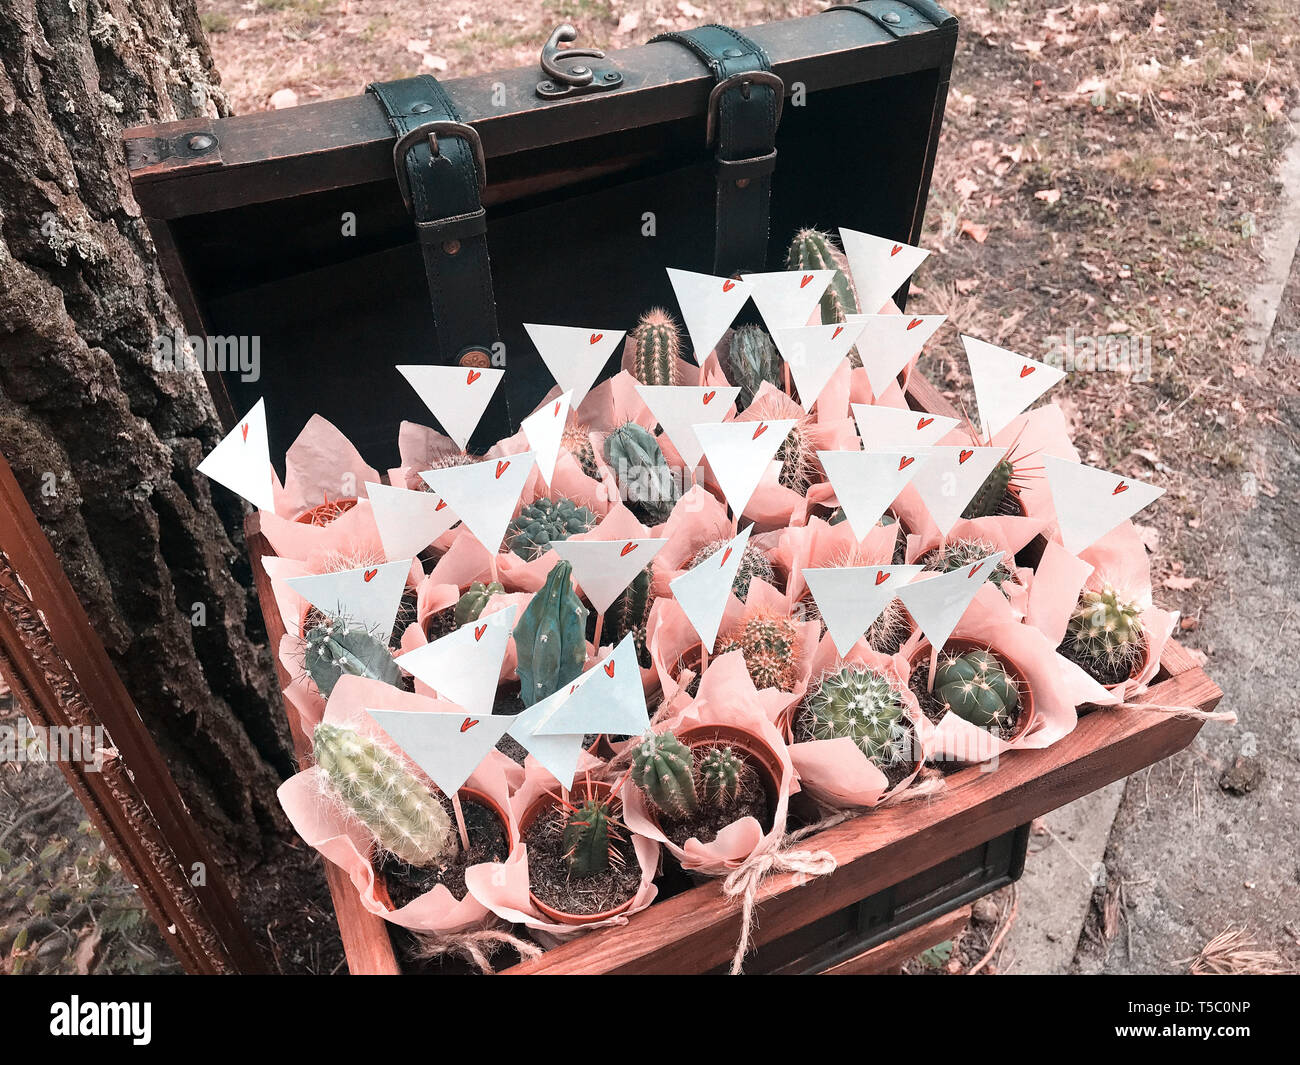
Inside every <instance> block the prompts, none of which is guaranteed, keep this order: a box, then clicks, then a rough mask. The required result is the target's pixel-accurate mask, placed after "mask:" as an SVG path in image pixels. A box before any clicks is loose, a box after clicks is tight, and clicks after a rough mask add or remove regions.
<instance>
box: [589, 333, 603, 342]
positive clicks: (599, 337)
mask: <svg viewBox="0 0 1300 1065" xmlns="http://www.w3.org/2000/svg"><path fill="white" fill-rule="evenodd" d="M604 339H605V334H604V333H592V334H591V338H590V339H589V340H588V341H587V343H589V344H599V343H600V342H601V341H602V340H604Z"/></svg>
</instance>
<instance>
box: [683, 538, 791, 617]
mask: <svg viewBox="0 0 1300 1065" xmlns="http://www.w3.org/2000/svg"><path fill="white" fill-rule="evenodd" d="M728 542H729V541H727V540H714V541H713V542H712V543H710V544H705V545H704V546H703V547H701V548H700V549H699V550H698V551H696V552H695V554H694V556H692V558H691V560H690V562H688V563H687V564H686V568H687V569H694V568H695V567H696V566H698V565H699V564H700V563H701V562H703V561H704V560H705V559H706V558H709V557H711V556H712V555H715V554H716V553H717V552H718V551H720V550H721V549H722V548H723V547H725V546H726V544H727V543H728ZM755 577H757V578H758V579H759V580H761V581H766V582H767V583H768V584H770V585H772V586H773V587H775V586H776V570H775V569H773V568H772V563H771V562H769V561H768V558H767V556H766V555H765V554H763V552H762V550H761V549H760V548H759V546H758V545H757V544H755V543H754V542H753V541H752V540H749V541H746V543H745V550H744V553H743V554H742V555H741V556H740V568H739V569H737V570H736V579H735V580H734V581H732V583H731V590H732V591H733V592H735V593H736V598H737V599H739V600H740V601H741V602H742V603H743V602H744V601H745V600H746V599H747V598H748V596H749V586H750V584H751V582H752V581H753V580H754V578H755Z"/></svg>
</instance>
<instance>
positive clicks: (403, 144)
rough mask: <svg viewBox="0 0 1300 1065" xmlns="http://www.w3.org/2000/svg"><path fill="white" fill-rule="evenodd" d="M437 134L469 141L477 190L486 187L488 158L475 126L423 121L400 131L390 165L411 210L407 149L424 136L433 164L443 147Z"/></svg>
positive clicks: (438, 157)
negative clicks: (412, 127) (472, 154)
mask: <svg viewBox="0 0 1300 1065" xmlns="http://www.w3.org/2000/svg"><path fill="white" fill-rule="evenodd" d="M439 136H443V137H460V138H461V139H462V140H464V141H466V142H468V144H469V147H470V151H472V152H473V153H474V177H475V180H476V181H477V182H478V191H479V192H480V193H482V192H483V190H484V189H486V188H487V161H486V159H485V157H484V155H483V141H482V140H481V139H480V138H479V135H478V130H476V129H475V128H474V127H473V126H469V125H466V124H465V123H464V122H426V123H424V124H423V125H421V126H416V127H415V129H413V130H409V131H407V132H406V133H403V134H402V135H401V136H400V137H398V138H397V140H396V142H395V143H394V144H393V169H394V170H395V171H396V172H397V187H398V189H399V190H400V191H401V193H402V202H403V203H404V204H406V209H407V210H408V211H409V210H411V182H410V179H409V177H408V176H407V173H406V153H407V152H409V151H410V150H411V149H412V148H413V147H414V146H415V145H416V144H418V143H419V142H420V141H421V140H424V139H425V138H426V137H427V138H428V141H429V155H430V157H431V158H430V163H431V164H432V163H433V162H434V161H435V160H437V159H440V158H441V157H442V149H441V148H440V147H439V146H438V137H439Z"/></svg>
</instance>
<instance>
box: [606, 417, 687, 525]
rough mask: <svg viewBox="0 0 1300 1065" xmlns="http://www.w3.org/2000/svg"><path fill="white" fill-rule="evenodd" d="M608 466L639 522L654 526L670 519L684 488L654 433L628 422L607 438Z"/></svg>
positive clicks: (628, 507)
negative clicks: (674, 505) (669, 516)
mask: <svg viewBox="0 0 1300 1065" xmlns="http://www.w3.org/2000/svg"><path fill="white" fill-rule="evenodd" d="M605 462H606V464H607V465H608V466H609V468H610V469H611V470H612V471H613V473H614V477H615V479H616V480H617V482H618V487H619V492H620V494H621V496H622V499H623V501H624V505H625V506H626V507H627V509H628V510H630V511H631V512H632V513H633V514H634V515H635V516H636V518H637V520H638V521H641V522H643V523H645V524H646V525H652V526H653V525H660V524H662V523H663V522H665V521H666V520H667V519H668V515H669V514H670V513H672V509H673V504H674V503H676V502H677V500H678V498H679V497H680V495H681V488H680V483H679V481H678V479H677V476H676V475H675V474H674V472H673V470H672V469H671V467H669V465H668V460H667V459H666V458H664V453H663V450H662V449H661V448H660V447H659V442H658V441H657V440H656V439H655V435H654V433H652V432H651V431H650V430H649V429H647V428H646V427H645V426H644V425H641V424H639V423H638V422H634V421H628V422H624V423H623V424H622V425H620V426H619V427H618V428H617V429H615V430H614V431H613V432H612V433H610V434H609V436H607V437H606V438H605Z"/></svg>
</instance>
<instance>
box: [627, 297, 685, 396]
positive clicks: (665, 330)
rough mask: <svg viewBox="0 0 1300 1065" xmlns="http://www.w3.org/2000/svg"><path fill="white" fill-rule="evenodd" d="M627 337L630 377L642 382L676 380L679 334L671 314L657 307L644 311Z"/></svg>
mask: <svg viewBox="0 0 1300 1065" xmlns="http://www.w3.org/2000/svg"><path fill="white" fill-rule="evenodd" d="M629 340H630V341H631V345H630V346H631V348H632V376H633V377H635V378H636V379H637V380H638V381H640V382H641V383H642V384H643V385H675V384H677V360H678V358H679V357H680V356H681V350H682V338H681V333H680V332H678V330H677V323H676V322H674V321H673V317H672V315H670V314H669V313H668V312H667V311H665V310H664V309H663V308H661V307H655V308H653V309H652V310H649V311H646V313H645V314H643V315H642V316H641V320H640V321H639V322H638V323H637V326H636V328H635V329H633V330H632V335H631V337H630V338H629Z"/></svg>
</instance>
